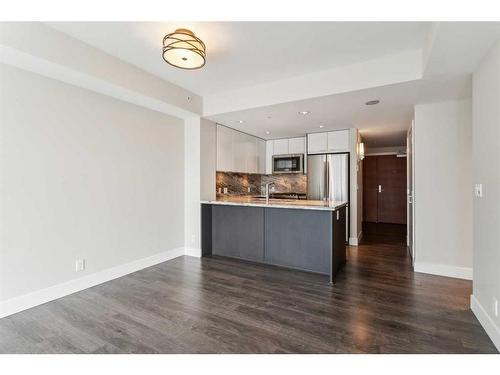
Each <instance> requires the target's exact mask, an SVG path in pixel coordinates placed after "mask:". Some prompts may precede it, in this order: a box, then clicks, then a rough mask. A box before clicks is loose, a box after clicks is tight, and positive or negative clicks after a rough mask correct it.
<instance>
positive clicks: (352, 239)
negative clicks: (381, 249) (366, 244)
mask: <svg viewBox="0 0 500 375" xmlns="http://www.w3.org/2000/svg"><path fill="white" fill-rule="evenodd" d="M362 237H363V232H359V233H358V237H349V246H358V245H359V244H360V243H361V238H362Z"/></svg>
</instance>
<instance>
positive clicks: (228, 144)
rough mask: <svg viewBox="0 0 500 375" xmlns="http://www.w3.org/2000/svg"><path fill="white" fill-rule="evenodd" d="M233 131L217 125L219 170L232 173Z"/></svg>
mask: <svg viewBox="0 0 500 375" xmlns="http://www.w3.org/2000/svg"><path fill="white" fill-rule="evenodd" d="M233 132H234V131H233V130H232V129H229V128H226V127H225V126H221V125H217V170H218V171H232V170H233V167H234V163H233Z"/></svg>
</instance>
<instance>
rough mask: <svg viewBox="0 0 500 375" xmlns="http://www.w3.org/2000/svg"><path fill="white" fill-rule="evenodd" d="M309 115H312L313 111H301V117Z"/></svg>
mask: <svg viewBox="0 0 500 375" xmlns="http://www.w3.org/2000/svg"><path fill="white" fill-rule="evenodd" d="M309 113H311V111H300V112H299V115H303V116H304V115H308V114H309Z"/></svg>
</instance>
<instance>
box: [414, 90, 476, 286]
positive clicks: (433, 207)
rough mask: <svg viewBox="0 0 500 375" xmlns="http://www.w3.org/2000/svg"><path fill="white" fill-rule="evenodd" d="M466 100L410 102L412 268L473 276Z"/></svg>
mask: <svg viewBox="0 0 500 375" xmlns="http://www.w3.org/2000/svg"><path fill="white" fill-rule="evenodd" d="M471 137H472V113H471V100H470V99H465V100H457V101H448V102H440V103H431V104H421V105H417V106H415V155H414V156H415V234H416V243H415V245H416V256H415V270H416V271H417V272H426V273H433V274H440V275H445V276H452V277H461V278H467V279H471V278H472V188H471V187H472V141H471Z"/></svg>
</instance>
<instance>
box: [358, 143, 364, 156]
mask: <svg viewBox="0 0 500 375" xmlns="http://www.w3.org/2000/svg"><path fill="white" fill-rule="evenodd" d="M358 155H359V160H363V159H364V158H365V144H364V143H363V142H360V143H358Z"/></svg>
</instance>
